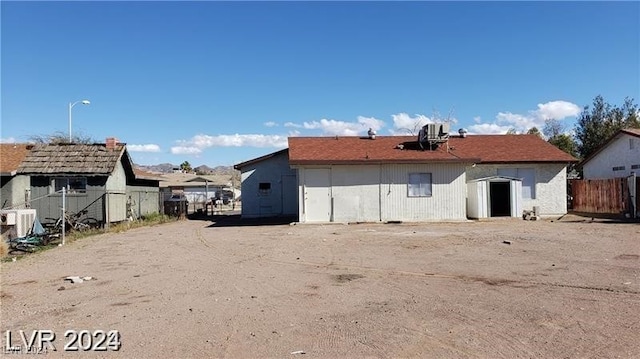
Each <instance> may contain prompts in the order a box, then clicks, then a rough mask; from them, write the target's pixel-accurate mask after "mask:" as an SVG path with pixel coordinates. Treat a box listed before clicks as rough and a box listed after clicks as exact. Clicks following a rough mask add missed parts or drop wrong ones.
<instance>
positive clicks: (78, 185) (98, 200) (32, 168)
mask: <svg viewBox="0 0 640 359" xmlns="http://www.w3.org/2000/svg"><path fill="white" fill-rule="evenodd" d="M17 174H18V175H22V176H28V178H29V186H30V189H31V208H35V209H36V210H37V213H38V217H39V218H40V220H41V221H42V222H47V221H52V220H53V219H55V218H57V217H59V216H60V209H61V207H62V193H61V191H62V188H65V190H66V198H67V201H66V210H68V211H71V212H74V213H76V212H79V211H84V210H86V211H87V214H86V217H90V218H95V219H96V220H97V221H98V222H100V223H103V224H107V225H108V224H109V223H114V222H120V221H124V220H126V219H129V218H131V217H137V216H140V215H144V214H149V213H153V212H158V211H159V200H158V196H159V194H158V192H159V189H158V183H159V181H158V179H154V178H151V177H148V176H144V175H139V176H136V174H135V173H134V170H133V163H132V161H131V158H130V157H129V153H128V152H127V149H126V145H125V144H123V143H118V141H117V140H116V139H114V138H108V139H107V142H106V144H99V143H98V144H36V145H34V147H33V148H32V149H31V151H30V152H29V153H28V154H27V155H26V156H25V158H24V159H23V161H22V163H21V164H20V166H19V167H18V169H17ZM136 201H137V202H136ZM134 202H135V207H134ZM134 210H137V213H136V212H135V211H134Z"/></svg>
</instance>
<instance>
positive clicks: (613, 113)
mask: <svg viewBox="0 0 640 359" xmlns="http://www.w3.org/2000/svg"><path fill="white" fill-rule="evenodd" d="M638 117H639V116H638V105H637V104H636V103H634V102H633V99H631V98H629V97H627V98H625V100H624V104H623V105H622V106H621V107H618V106H612V105H610V104H609V103H607V102H606V101H605V100H604V98H603V97H602V96H600V95H598V96H596V97H595V98H594V99H593V107H592V108H589V106H588V105H587V106H585V107H584V109H583V110H582V113H580V116H579V117H578V121H577V123H576V128H575V133H576V140H577V143H578V146H577V150H578V154H579V155H580V156H581V157H582V158H586V157H588V156H589V155H591V154H592V153H593V152H594V151H596V150H597V149H598V148H599V147H600V146H602V145H603V144H604V143H605V142H606V141H607V140H608V139H609V138H611V136H613V135H614V134H615V133H616V132H617V131H619V130H620V129H623V128H630V127H633V128H640V119H639V118H638Z"/></svg>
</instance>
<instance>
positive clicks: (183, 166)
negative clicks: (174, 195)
mask: <svg viewBox="0 0 640 359" xmlns="http://www.w3.org/2000/svg"><path fill="white" fill-rule="evenodd" d="M180 169H181V170H182V172H185V173H189V172H191V171H192V168H191V164H190V163H189V161H184V162H182V163H181V164H180Z"/></svg>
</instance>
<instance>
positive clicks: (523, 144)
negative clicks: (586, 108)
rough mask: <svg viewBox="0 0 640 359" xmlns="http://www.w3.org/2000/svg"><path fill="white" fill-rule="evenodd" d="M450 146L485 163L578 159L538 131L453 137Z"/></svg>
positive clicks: (569, 160) (573, 160)
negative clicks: (526, 133)
mask: <svg viewBox="0 0 640 359" xmlns="http://www.w3.org/2000/svg"><path fill="white" fill-rule="evenodd" d="M449 146H453V147H455V149H456V151H459V152H460V153H464V154H467V155H471V154H473V156H478V157H480V158H481V160H482V161H481V163H527V162H528V163H532V162H577V161H578V160H577V159H576V158H575V157H573V156H571V155H570V154H568V153H566V152H564V151H562V150H560V149H559V148H557V147H556V146H554V145H552V144H550V143H549V142H547V141H545V140H543V139H542V138H540V137H538V136H537V135H470V136H467V137H466V138H460V137H452V138H450V139H449Z"/></svg>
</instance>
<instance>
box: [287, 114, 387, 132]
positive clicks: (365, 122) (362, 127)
mask: <svg viewBox="0 0 640 359" xmlns="http://www.w3.org/2000/svg"><path fill="white" fill-rule="evenodd" d="M291 127H296V126H291ZM302 127H303V128H305V129H307V130H321V131H322V134H323V135H328V136H357V135H358V134H360V133H364V132H366V131H368V130H369V128H372V129H373V130H375V131H378V130H380V129H381V128H382V127H384V121H381V120H378V119H377V118H374V117H364V116H358V122H345V121H337V120H327V119H324V118H323V119H322V120H320V121H311V122H304V123H303V124H302Z"/></svg>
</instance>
